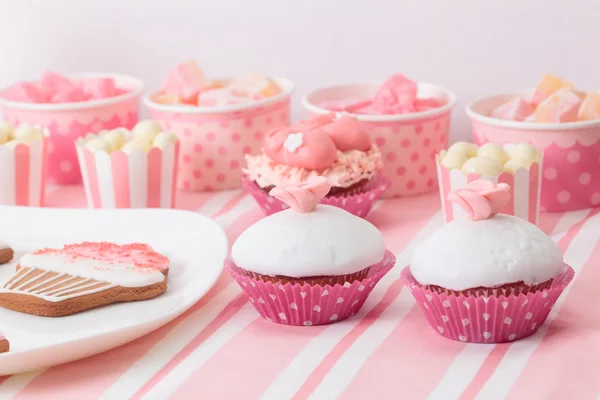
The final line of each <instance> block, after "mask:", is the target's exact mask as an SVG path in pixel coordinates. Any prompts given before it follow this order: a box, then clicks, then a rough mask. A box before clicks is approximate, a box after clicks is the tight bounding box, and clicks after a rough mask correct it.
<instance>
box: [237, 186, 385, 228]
mask: <svg viewBox="0 0 600 400" xmlns="http://www.w3.org/2000/svg"><path fill="white" fill-rule="evenodd" d="M242 182H243V185H244V189H246V191H247V192H248V193H250V195H252V197H254V199H255V200H256V202H257V203H258V205H259V206H260V208H261V210H262V211H263V212H264V213H265V215H271V214H275V213H276V212H279V211H283V210H285V209H287V208H289V207H288V205H287V204H285V203H284V202H282V201H280V200H279V199H277V198H275V197H273V196H270V195H269V194H268V193H267V192H266V191H265V190H264V189H261V188H260V187H259V186H258V185H257V184H256V183H255V182H253V181H252V180H250V179H249V178H248V177H246V176H244V177H242ZM388 187H389V181H388V180H387V179H386V178H384V177H383V176H377V177H375V178H373V179H372V180H371V182H369V183H367V184H366V186H365V188H364V192H362V193H357V194H352V195H342V196H328V197H324V198H322V199H321V201H320V202H319V203H320V204H326V205H330V206H335V207H339V208H342V209H344V210H346V211H348V212H349V213H351V214H354V215H356V216H357V217H363V218H364V217H366V216H367V214H369V212H370V211H371V209H372V208H373V206H374V205H375V203H376V202H377V200H379V198H380V197H381V195H382V193H384V192H385V191H386V189H387V188H388Z"/></svg>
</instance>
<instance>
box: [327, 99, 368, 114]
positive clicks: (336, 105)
mask: <svg viewBox="0 0 600 400" xmlns="http://www.w3.org/2000/svg"><path fill="white" fill-rule="evenodd" d="M371 103H372V101H371V99H363V98H352V97H351V98H347V99H334V100H326V101H323V102H321V103H319V107H323V108H326V109H328V110H331V111H346V112H350V113H353V112H356V111H357V110H359V109H361V108H364V107H368V106H369V105H371Z"/></svg>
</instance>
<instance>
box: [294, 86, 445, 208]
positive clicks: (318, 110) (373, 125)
mask: <svg viewBox="0 0 600 400" xmlns="http://www.w3.org/2000/svg"><path fill="white" fill-rule="evenodd" d="M379 87H380V84H379V83H372V84H353V85H340V86H331V87H326V88H320V89H316V90H314V91H312V92H310V93H308V94H307V95H306V96H305V97H304V98H303V99H302V104H303V106H304V107H305V108H306V109H307V110H308V111H309V112H310V113H311V114H317V115H318V114H328V113H329V112H330V111H329V110H327V109H325V108H322V107H319V106H318V104H321V103H322V102H323V101H327V100H335V99H340V98H370V97H373V96H374V95H375V92H376V91H377V89H378V88H379ZM418 91H419V96H423V97H435V98H437V99H443V100H444V101H445V102H446V104H445V105H443V106H442V107H438V108H435V109H431V110H427V111H423V112H416V113H411V114H401V115H364V114H351V115H352V116H353V117H355V118H357V119H358V120H359V121H360V122H361V123H362V124H363V125H364V127H365V128H366V129H367V130H368V131H369V132H370V134H371V136H372V138H373V141H374V142H375V143H376V144H377V146H378V147H379V150H381V155H382V157H383V170H382V174H383V176H384V177H385V178H386V179H388V180H389V182H390V188H389V189H388V190H387V191H386V192H385V194H384V197H408V196H416V195H419V194H423V193H430V192H434V191H435V190H436V189H437V179H436V169H435V155H436V154H437V153H439V152H440V151H441V150H443V149H446V148H447V146H448V138H449V134H450V118H451V116H452V109H453V108H454V105H455V104H456V96H455V95H454V93H452V92H451V91H450V90H448V89H445V88H443V87H441V86H437V85H432V84H429V83H419V84H418Z"/></svg>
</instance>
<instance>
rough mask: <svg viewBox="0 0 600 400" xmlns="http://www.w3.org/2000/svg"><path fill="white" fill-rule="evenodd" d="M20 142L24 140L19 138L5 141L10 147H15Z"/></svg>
mask: <svg viewBox="0 0 600 400" xmlns="http://www.w3.org/2000/svg"><path fill="white" fill-rule="evenodd" d="M20 143H22V142H19V141H18V140H9V141H8V142H6V143H4V145H5V146H8V147H12V148H13V149H14V148H15V147H17V145H18V144H20Z"/></svg>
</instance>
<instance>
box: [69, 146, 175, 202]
mask: <svg viewBox="0 0 600 400" xmlns="http://www.w3.org/2000/svg"><path fill="white" fill-rule="evenodd" d="M90 137H92V136H91V135H90V136H88V137H86V138H85V139H79V140H78V141H77V145H76V148H77V156H78V157H79V166H80V167H81V175H82V176H83V187H84V189H85V195H86V198H87V202H88V206H89V207H90V208H174V207H175V196H176V184H175V182H176V180H177V168H176V165H177V159H178V157H179V142H177V143H175V144H170V145H168V146H166V147H164V148H163V149H160V148H157V147H153V148H152V149H150V151H148V152H144V151H141V150H135V151H133V152H131V153H130V154H126V153H124V152H122V151H120V150H118V151H115V152H112V153H111V154H108V153H106V152H104V151H96V152H94V151H92V150H89V149H86V148H84V147H83V146H84V144H85V140H87V139H88V138H90Z"/></svg>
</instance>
